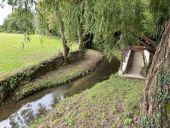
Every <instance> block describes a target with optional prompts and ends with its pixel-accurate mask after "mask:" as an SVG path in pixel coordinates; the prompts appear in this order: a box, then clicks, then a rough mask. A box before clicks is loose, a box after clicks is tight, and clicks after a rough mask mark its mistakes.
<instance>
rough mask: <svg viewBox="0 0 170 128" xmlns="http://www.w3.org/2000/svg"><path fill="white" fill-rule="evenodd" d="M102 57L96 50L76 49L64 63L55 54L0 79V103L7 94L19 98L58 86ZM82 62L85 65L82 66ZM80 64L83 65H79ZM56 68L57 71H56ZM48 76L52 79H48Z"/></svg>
mask: <svg viewBox="0 0 170 128" xmlns="http://www.w3.org/2000/svg"><path fill="white" fill-rule="evenodd" d="M95 58H96V59H95ZM80 59H82V60H80ZM102 59H103V55H102V54H101V53H99V52H97V51H94V50H85V52H84V54H82V52H81V51H80V50H78V51H74V52H71V53H70V55H69V57H68V61H69V64H67V65H65V61H64V58H63V56H62V55H57V56H55V57H53V58H50V59H48V60H46V61H43V62H41V63H40V64H37V65H35V66H33V67H30V68H28V69H25V70H23V71H20V72H18V73H16V74H13V75H11V76H9V77H6V78H4V79H2V80H1V81H0V104H1V103H2V102H3V101H4V100H5V99H6V98H7V97H8V94H12V95H13V99H17V100H20V99H23V98H24V97H26V96H29V95H31V94H33V93H35V92H37V91H40V90H42V89H44V88H49V87H54V86H59V85H61V84H64V83H66V82H68V81H71V80H74V79H76V78H78V77H81V76H83V75H85V74H86V73H88V72H89V71H90V70H93V69H94V68H95V66H96V65H97V63H99V62H100V61H102ZM85 61H87V63H86V62H85ZM83 63H85V64H87V66H84V65H85V64H83ZM81 64H83V66H84V67H83V66H82V67H81ZM77 65H80V66H79V68H73V67H74V66H75V67H76V66H77ZM83 68H84V69H83ZM65 69H68V70H67V72H64V70H65ZM58 70H59V73H57V71H58ZM57 74H58V75H57ZM50 78H52V79H51V80H50Z"/></svg>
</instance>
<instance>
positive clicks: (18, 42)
mask: <svg viewBox="0 0 170 128" xmlns="http://www.w3.org/2000/svg"><path fill="white" fill-rule="evenodd" d="M30 39H31V40H30V42H25V43H24V48H23V40H24V35H22V34H9V33H0V77H2V76H3V75H6V74H10V73H13V72H15V71H17V70H20V69H22V68H25V67H29V66H31V65H34V64H37V63H38V62H40V61H42V60H45V59H47V58H49V57H51V56H53V55H55V54H57V53H58V52H60V51H61V50H62V45H61V42H60V39H59V38H58V37H54V36H48V37H47V36H46V37H43V38H42V37H40V36H38V35H31V36H30ZM40 40H43V41H40Z"/></svg>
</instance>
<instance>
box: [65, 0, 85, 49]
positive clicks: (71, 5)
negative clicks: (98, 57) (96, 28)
mask: <svg viewBox="0 0 170 128" xmlns="http://www.w3.org/2000/svg"><path fill="white" fill-rule="evenodd" d="M63 3H64V7H65V9H64V15H65V25H66V35H67V37H68V40H69V41H70V42H73V41H75V39H76V38H78V43H79V49H83V47H84V42H83V35H84V30H83V25H84V22H83V21H84V19H83V10H84V0H69V1H65V2H63Z"/></svg>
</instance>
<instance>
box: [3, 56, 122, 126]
mask: <svg viewBox="0 0 170 128" xmlns="http://www.w3.org/2000/svg"><path fill="white" fill-rule="evenodd" d="M118 68H119V61H118V60H116V59H114V60H113V61H111V62H110V63H109V62H108V61H104V62H103V63H102V64H101V65H100V66H99V67H97V69H96V70H95V71H94V72H92V73H90V74H89V75H88V76H86V77H84V78H80V79H78V80H75V81H73V82H71V83H69V84H66V85H63V86H60V87H57V88H53V89H47V90H44V91H41V92H39V93H37V94H35V95H33V96H31V97H28V98H26V99H24V100H22V101H20V102H18V103H15V102H12V101H10V103H8V104H6V105H3V106H1V107H0V121H1V122H0V128H23V127H26V126H27V124H29V123H30V122H31V121H32V120H34V119H35V118H37V117H38V116H40V115H43V114H45V113H46V112H47V111H49V110H50V109H52V107H53V105H54V104H56V103H58V102H59V101H60V100H62V99H64V98H65V97H68V96H72V95H74V94H76V93H79V92H81V91H83V90H85V89H87V88H90V87H92V86H93V85H95V84H96V83H97V82H100V81H103V80H104V79H107V78H109V76H110V75H111V74H112V73H114V72H116V71H117V70H118Z"/></svg>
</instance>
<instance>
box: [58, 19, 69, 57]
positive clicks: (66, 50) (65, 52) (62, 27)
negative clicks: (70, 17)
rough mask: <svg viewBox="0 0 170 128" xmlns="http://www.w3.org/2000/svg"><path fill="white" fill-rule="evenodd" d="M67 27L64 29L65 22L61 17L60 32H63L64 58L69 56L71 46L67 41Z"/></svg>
mask: <svg viewBox="0 0 170 128" xmlns="http://www.w3.org/2000/svg"><path fill="white" fill-rule="evenodd" d="M64 31H65V29H64V23H63V21H62V20H61V19H60V34H61V42H62V45H63V55H64V58H67V56H68V54H69V47H68V46H67V41H66V38H65V32H64Z"/></svg>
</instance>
